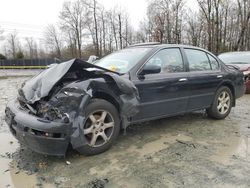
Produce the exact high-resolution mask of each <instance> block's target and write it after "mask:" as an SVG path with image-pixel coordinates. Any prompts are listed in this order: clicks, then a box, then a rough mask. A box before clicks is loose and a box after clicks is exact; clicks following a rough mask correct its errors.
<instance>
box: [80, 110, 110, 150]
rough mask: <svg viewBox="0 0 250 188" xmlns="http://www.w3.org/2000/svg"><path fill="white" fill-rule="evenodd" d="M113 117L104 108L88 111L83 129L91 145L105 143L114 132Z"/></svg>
mask: <svg viewBox="0 0 250 188" xmlns="http://www.w3.org/2000/svg"><path fill="white" fill-rule="evenodd" d="M114 126H115V122H114V118H113V117H112V115H111V114H110V113H109V112H107V111H105V110H98V111H95V112H93V113H90V114H89V115H88V117H87V119H86V123H85V125H84V128H83V131H84V135H85V137H86V139H87V141H88V145H89V146H91V147H100V146H102V145H104V144H105V143H107V142H108V141H109V140H110V138H111V136H112V134H113V132H114Z"/></svg>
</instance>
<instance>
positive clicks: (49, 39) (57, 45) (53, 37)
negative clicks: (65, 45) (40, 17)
mask: <svg viewBox="0 0 250 188" xmlns="http://www.w3.org/2000/svg"><path fill="white" fill-rule="evenodd" d="M44 37H45V43H46V44H47V45H48V47H50V48H51V49H53V50H54V51H55V52H56V55H57V57H58V58H61V56H62V54H61V49H62V37H61V35H60V34H59V31H58V30H57V28H56V26H55V25H52V24H51V25H48V26H47V27H46V29H45V32H44Z"/></svg>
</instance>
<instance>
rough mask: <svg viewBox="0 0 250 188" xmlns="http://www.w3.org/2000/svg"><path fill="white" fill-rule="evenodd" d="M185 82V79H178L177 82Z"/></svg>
mask: <svg viewBox="0 0 250 188" xmlns="http://www.w3.org/2000/svg"><path fill="white" fill-rule="evenodd" d="M185 81H187V78H180V79H179V82H185Z"/></svg>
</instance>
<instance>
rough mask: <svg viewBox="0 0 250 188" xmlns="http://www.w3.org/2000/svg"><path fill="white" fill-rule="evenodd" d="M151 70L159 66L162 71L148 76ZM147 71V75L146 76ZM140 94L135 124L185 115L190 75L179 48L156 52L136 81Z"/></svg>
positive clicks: (153, 72)
mask: <svg viewBox="0 0 250 188" xmlns="http://www.w3.org/2000/svg"><path fill="white" fill-rule="evenodd" d="M147 66H148V67H153V66H156V67H157V66H159V67H160V72H158V73H156V72H155V71H152V73H151V74H150V73H148V72H149V71H148V69H147ZM143 69H146V70H147V74H143ZM132 81H133V82H134V84H135V85H136V87H137V88H138V91H139V96H140V105H139V113H138V114H137V115H135V116H134V117H133V119H132V121H133V122H140V121H147V120H151V119H158V118H161V117H166V116H172V115H175V114H181V113H184V112H185V111H186V109H187V101H188V87H187V82H188V80H187V72H186V67H185V65H184V62H183V58H182V54H181V51H180V49H179V48H166V49H162V50H160V51H158V52H157V53H155V54H154V55H153V56H152V57H151V58H149V59H148V60H147V61H146V63H145V64H144V65H143V66H142V67H141V69H139V71H138V74H137V77H136V78H135V80H132Z"/></svg>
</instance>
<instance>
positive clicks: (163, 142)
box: [127, 134, 192, 157]
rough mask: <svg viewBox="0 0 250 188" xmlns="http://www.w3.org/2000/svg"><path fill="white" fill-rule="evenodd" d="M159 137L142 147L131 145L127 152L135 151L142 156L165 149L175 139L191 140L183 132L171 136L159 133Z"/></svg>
mask: <svg viewBox="0 0 250 188" xmlns="http://www.w3.org/2000/svg"><path fill="white" fill-rule="evenodd" d="M159 137H160V138H159V139H157V140H154V141H151V142H149V143H146V144H144V145H143V146H142V148H138V147H137V146H135V145H132V146H130V147H129V148H128V149H127V150H128V151H129V152H137V153H139V155H140V156H141V157H142V156H145V155H149V154H153V153H156V152H158V151H161V150H163V149H166V148H168V147H169V146H170V145H171V144H173V143H175V142H176V140H181V141H191V140H192V137H189V136H186V135H183V134H178V135H176V136H172V135H170V134H164V135H160V136H159Z"/></svg>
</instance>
